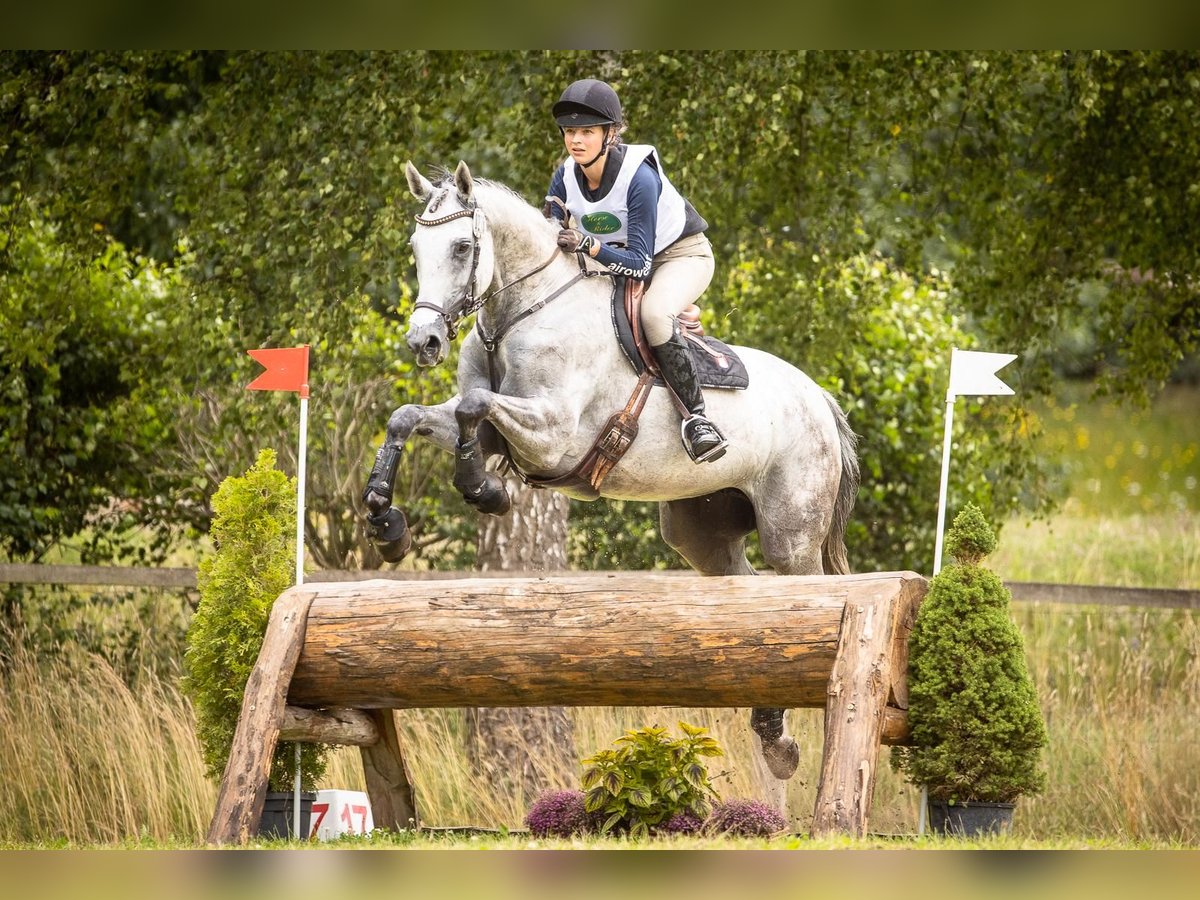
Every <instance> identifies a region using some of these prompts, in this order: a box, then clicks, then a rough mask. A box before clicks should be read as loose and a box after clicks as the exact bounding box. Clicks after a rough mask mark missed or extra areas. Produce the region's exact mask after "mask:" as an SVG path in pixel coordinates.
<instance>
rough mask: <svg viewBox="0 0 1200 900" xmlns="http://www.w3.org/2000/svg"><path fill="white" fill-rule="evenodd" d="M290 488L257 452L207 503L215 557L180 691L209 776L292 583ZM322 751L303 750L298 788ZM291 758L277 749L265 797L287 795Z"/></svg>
mask: <svg viewBox="0 0 1200 900" xmlns="http://www.w3.org/2000/svg"><path fill="white" fill-rule="evenodd" d="M295 491H296V483H295V479H294V478H288V477H287V476H286V475H284V474H283V473H282V472H281V471H279V470H278V469H277V468H276V467H275V452H274V451H273V450H263V451H261V452H260V453H259V454H258V460H257V461H256V462H255V463H254V465H253V466H251V467H250V468H249V469H248V470H247V471H246V474H245V475H243V476H239V477H235V476H230V477H229V478H226V479H225V480H224V481H223V482H222V483H221V486H220V488H218V490H217V493H216V494H215V495H214V497H213V510H214V512H215V513H216V516H215V518H214V520H213V526H212V539H213V543H214V545H215V547H216V550H215V552H214V553H213V554H212V555H210V556H207V557H205V558H204V559H202V560H201V561H200V569H199V573H198V579H199V587H200V605H199V607H198V608H197V610H196V615H195V617H194V618H193V619H192V625H191V627H190V628H189V629H188V649H187V652H186V654H185V655H184V663H185V668H186V672H185V674H184V679H183V689H184V692H185V693H186V694H187V695H188V696H189V697H190V698H191V700H192V704H193V706H194V707H195V710H196V729H197V736H198V737H199V739H200V745H201V749H202V751H203V754H204V763H205V766H206V767H207V770H208V774H209V776H210V777H213V778H219V777H220V776H221V773H222V772H224V770H225V764H226V762H227V760H228V758H229V749H230V747H231V746H232V744H233V735H234V731H235V730H236V728H237V721H238V714H239V713H240V712H241V708H242V694H243V693H244V692H245V689H246V681H247V680H248V679H249V677H250V672H251V670H252V669H253V668H254V663H255V661H256V660H257V659H258V652H259V650H260V648H261V647H262V640H263V635H264V634H266V630H267V620H268V618H269V617H270V614H271V606H272V605H273V604H274V602H275V599H276V598H277V597H278V596H279V595H280V594H281V593H283V591H284V590H285V589H286V588H288V587H290V586H291V584H292V577H293V570H292V567H293V565H294V562H295V555H294V554H295V546H294V539H293V538H292V537H291V535H292V534H293V530H292V529H293V528H294V526H295V517H296V500H295ZM327 751H328V746H327V745H324V744H303V745H302V749H301V758H300V772H301V781H302V783H303V785H304V788H305V790H314V789H315V787H316V782H317V779H318V778H320V777H321V775H322V774H324V771H325V763H326V753H327ZM294 775H295V753H294V751H293V749H292V748H291V747H290V746H284V745H280V746H279V747H277V748H276V750H275V757H274V759H273V760H272V763H271V774H270V786H271V789H272V790H287V789H289V788H290V787H291V784H292V781H293V778H294Z"/></svg>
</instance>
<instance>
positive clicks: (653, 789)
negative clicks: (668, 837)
mask: <svg viewBox="0 0 1200 900" xmlns="http://www.w3.org/2000/svg"><path fill="white" fill-rule="evenodd" d="M679 728H680V730H681V731H683V737H681V738H676V739H672V738H670V737H669V736H668V734H667V729H665V728H659V727H657V726H654V727H651V728H638V729H635V730H631V731H626V732H625V734H623V735H622V736H621V737H619V738H617V740H616V741H615V743H616V744H617V747H616V748H615V749H607V750H601V751H600V752H599V753H597V754H596V755H594V756H592V757H589V758H588V759H585V760H583V764H584V765H585V766H589V767H590V768H588V769H586V770H585V771H584V773H583V789H584V791H585V792H586V795H585V800H584V808H585V809H586V811H587V812H589V813H598V814H606V815H607V818H605V820H604V823H603V824H602V825H601V826H600V831H601V833H602V834H605V833H608V832H611V831H614V830H615V831H625V832H628V834H629V835H630V836H631V837H646V836H648V835H649V834H650V832H651V831H652V830H654V829H656V828H657V827H658V826H660V825H662V824H663V823H664V822H666V821H668V820H669V819H671V818H672V817H673V816H675V815H676V814H678V813H690V814H691V815H693V816H695V817H696V818H697V819H700V820H704V819H705V818H707V817H708V813H709V811H710V809H711V806H712V801H713V800H719V799H720V797H719V796H718V795H717V792H716V790H715V789H714V788H713V786H712V782H711V781H710V780H709V775H708V767H707V766H706V765H705V764H704V761H703V759H702V757H708V756H723V755H724V751H723V750H722V749H721V747H720V746H719V745H718V744H717V741H716V740H715V739H714V738H712V737H710V736H709V734H708V729H707V728H699V727H697V726H695V725H689V724H688V723H687V722H680V723H679Z"/></svg>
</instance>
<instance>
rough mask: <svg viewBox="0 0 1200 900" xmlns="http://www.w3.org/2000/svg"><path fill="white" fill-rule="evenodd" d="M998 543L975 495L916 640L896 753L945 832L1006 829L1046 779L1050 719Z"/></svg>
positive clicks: (955, 529)
mask: <svg viewBox="0 0 1200 900" xmlns="http://www.w3.org/2000/svg"><path fill="white" fill-rule="evenodd" d="M995 547H996V535H995V532H993V530H992V529H991V527H990V526H989V525H988V523H987V521H986V520H985V519H984V517H983V513H982V512H981V511H980V509H979V508H978V507H977V506H975V505H974V504H968V505H967V507H966V508H965V509H963V510H962V512H960V513H959V514H958V516H957V517H956V518H955V520H954V524H953V526H952V527H951V528H950V531H949V533H948V534H947V536H946V549H947V551H948V552H949V553H950V554H951V555H952V556H953V557H954V558H955V559H956V561H957V562H956V563H955V564H953V565H949V566H946V567H945V568H944V569H942V571H941V572H939V573H938V574H937V575H936V576H935V577H934V578H933V580H932V582H931V583H930V586H929V594H928V596H927V597H926V598H925V600H924V602H923V603H922V604H921V608H920V610H919V612H918V614H917V620H916V623H915V625H914V627H913V632H912V636H911V639H910V643H909V671H908V679H909V680H908V691H909V709H908V719H909V725H910V727H911V729H912V743H911V746H908V747H897V748H895V750H894V752H893V757H892V760H893V764H894V765H896V766H897V767H898V768H899V769H901V770H902V771H903V772H904V773H905V775H906V777H907V778H908V779H909V780H910V781H911V782H912V783H914V784H916V785H919V786H923V787H925V788H926V789H927V791H928V795H929V816H930V827H931V829H932V830H933V831H935V832H938V833H942V834H963V835H968V836H976V835H979V834H987V833H998V832H1001V831H1006V830H1007V829H1008V828H1009V826H1010V824H1011V822H1012V813H1013V806H1014V802H1015V801H1016V799H1017V798H1018V797H1020V796H1022V795H1025V794H1035V793H1038V792H1040V791H1041V790H1042V789H1043V788H1044V786H1045V781H1046V775H1045V772H1044V771H1043V769H1042V765H1041V751H1042V748H1043V747H1044V746H1045V744H1046V726H1045V723H1044V721H1043V719H1042V713H1041V709H1040V708H1039V706H1038V699H1037V692H1036V690H1035V689H1034V685H1033V681H1032V679H1031V678H1030V676H1029V669H1028V666H1027V664H1026V661H1025V647H1024V642H1023V641H1022V639H1021V633H1020V632H1019V631H1018V630H1017V627H1016V624H1015V623H1014V622H1013V621H1012V618H1011V616H1010V613H1009V603H1010V601H1011V599H1012V597H1011V595H1010V594H1009V592H1008V589H1007V588H1006V587H1004V585H1003V583H1002V582H1001V581H1000V579H999V578H998V577H996V575H995V574H994V573H993V572H991V571H989V570H988V569H986V568H984V567H983V566H982V565H981V564H980V563H981V562H982V560H983V559H984V557H985V556H987V555H988V554H989V553H991V552H992V551H993V550H994V549H995Z"/></svg>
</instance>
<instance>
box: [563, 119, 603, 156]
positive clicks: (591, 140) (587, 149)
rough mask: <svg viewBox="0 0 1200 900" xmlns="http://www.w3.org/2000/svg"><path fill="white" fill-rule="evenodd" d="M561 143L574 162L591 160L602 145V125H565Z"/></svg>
mask: <svg viewBox="0 0 1200 900" xmlns="http://www.w3.org/2000/svg"><path fill="white" fill-rule="evenodd" d="M563 143H564V144H565V145H566V148H567V152H568V153H570V154H571V159H573V160H575V162H576V163H578V164H579V165H583V164H584V163H587V162H591V160H593V159H595V158H596V156H597V155H598V154H599V153H600V149H601V148H602V147H603V146H604V126H602V125H585V126H567V127H566V128H564V129H563Z"/></svg>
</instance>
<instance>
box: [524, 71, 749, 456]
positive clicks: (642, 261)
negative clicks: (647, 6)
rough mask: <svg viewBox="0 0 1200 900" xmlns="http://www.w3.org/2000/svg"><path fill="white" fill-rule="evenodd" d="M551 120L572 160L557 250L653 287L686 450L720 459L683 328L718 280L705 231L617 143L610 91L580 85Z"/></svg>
mask: <svg viewBox="0 0 1200 900" xmlns="http://www.w3.org/2000/svg"><path fill="white" fill-rule="evenodd" d="M553 113H554V120H555V122H557V123H558V126H559V129H560V130H561V131H562V135H563V142H564V143H565V145H566V149H567V154H568V158H567V160H566V161H565V162H564V163H563V164H562V165H561V166H559V167H558V169H557V170H555V172H554V176H553V177H552V178H551V180H550V190H549V192H548V193H547V196H546V205H545V206H544V207H543V209H542V212H543V213H544V214H545V215H546V217H547V218H550V217H553V218H554V219H556V220H558V223H559V224H560V225H562V226H563V227H562V230H561V231H559V234H558V246H559V247H561V248H562V249H563V250H565V251H567V252H575V253H586V254H587V255H588V256H590V257H592V258H593V259H595V260H596V261H597V262H598V263H600V264H601V265H604V266H606V267H607V268H608V269H609V271H611V272H614V273H616V274H619V275H626V276H628V277H630V278H636V279H639V280H641V281H644V282H648V284H647V287H646V292H645V295H644V297H643V299H642V316H641V319H642V323H641V324H642V330H643V331H644V332H645V335H646V340H647V341H648V342H649V343H650V347H651V349H652V350H653V351H654V358H655V360H656V361H657V363H658V368H659V371H660V372H661V374H662V376H663V378H665V379H666V381H667V382H668V383H669V384H670V385H671V388H672V389H673V390H674V391H675V394H676V395H677V396H678V397H679V399H680V400H681V401H682V402H683V405H684V406H686V407H687V408H688V410H690V412H691V415H689V416H688V417H687V418H685V419H684V421H683V428H682V435H683V442H684V446H685V447H686V448H687V450H688V453H689V454H690V455H691V457H692V459H693V460H695V461H696V462H698V463H700V462H709V461H712V460H716V459H719V458H720V457H722V456H724V454H725V448H726V445H727V443H728V442H727V441H726V440H725V437H724V435H722V434H721V431H720V429H718V428H717V426H716V425H715V424H713V422H711V421H710V420H709V419H707V418H705V416H704V396H703V394H702V393H701V390H700V382H699V379H698V378H697V377H696V370H695V367H694V365H693V363H692V356H691V353H690V352H689V351H688V348H687V342H686V340H685V339H684V337H683V335H682V334H681V333H680V326H679V322H678V319H677V316H678V315H679V314H680V313H681V312H683V310H685V309H686V308H687V307H688V306H690V305H691V304H692V302H693V301H695V300H696V298H698V297H699V296H700V295H701V294H703V293H704V290H705V288H707V287H708V284H709V282H710V281H711V280H712V276H713V252H712V246H711V245H710V244H709V242H708V238H707V237H706V236H705V234H704V230H705V229H706V228H708V223H707V222H706V221H704V219H703V218H701V216H700V214H699V213H697V212H696V210H695V209H694V208H693V207H692V204H691V203H689V202H688V201H687V200H685V199H684V198H683V197H682V196H681V195H680V194H679V191H677V190H676V189H675V187H674V186H673V185H672V184H671V182H670V181H668V180H667V176H666V174H665V173H664V172H663V168H662V163H661V162H660V161H659V156H658V151H657V150H655V148H654V147H651V146H649V145H645V144H623V143H622V142H621V132H622V131H624V130H625V122H624V118H623V116H622V113H621V101H620V100H619V99H618V98H617V94H616V91H614V90H613V89H612V87H610V86H609V85H608V84H606V83H605V82H603V81H597V80H596V79H594V78H585V79H583V80H582V81H576V82H574V83H573V84H571V85H570V86H568V87H567V89H566V90H565V91H563V93H562V96H561V97H560V98H559V100H558V102H557V103H555V104H554V107H553ZM572 218H573V219H574V223H575V224H574V227H569V226H571V219H572ZM652 276H653V281H651V277H652Z"/></svg>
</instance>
